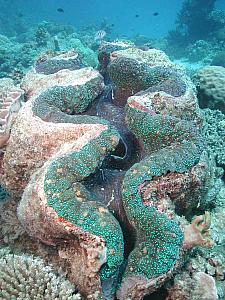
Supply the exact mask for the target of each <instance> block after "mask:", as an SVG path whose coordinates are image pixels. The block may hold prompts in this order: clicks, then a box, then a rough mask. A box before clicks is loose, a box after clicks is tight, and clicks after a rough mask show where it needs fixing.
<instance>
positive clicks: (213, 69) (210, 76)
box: [195, 66, 225, 113]
mask: <svg viewBox="0 0 225 300" xmlns="http://www.w3.org/2000/svg"><path fill="white" fill-rule="evenodd" d="M195 80H196V85H197V89H198V98H199V105H200V107H202V108H207V107H208V108H211V109H219V110H221V111H222V112H223V113H224V112H225V100H224V99H225V88H224V87H225V68H223V67H218V66H208V67H204V68H202V69H200V70H199V71H198V72H197V73H196V75H195Z"/></svg>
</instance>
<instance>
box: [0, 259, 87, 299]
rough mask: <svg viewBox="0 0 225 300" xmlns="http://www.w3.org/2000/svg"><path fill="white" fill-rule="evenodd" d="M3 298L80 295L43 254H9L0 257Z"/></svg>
mask: <svg viewBox="0 0 225 300" xmlns="http://www.w3.org/2000/svg"><path fill="white" fill-rule="evenodd" d="M0 299H2V300H3V299H4V300H12V299H17V300H31V299H33V300H38V299H48V300H53V299H54V300H79V299H82V298H81V295H80V294H79V293H77V292H76V289H75V288H74V286H72V285H71V284H70V282H69V281H68V280H66V279H64V278H63V277H62V276H60V275H57V274H56V273H54V271H53V269H52V267H51V266H46V265H45V263H44V261H43V260H42V259H40V258H35V257H32V256H27V255H21V256H20V255H13V254H6V255H4V256H2V257H0Z"/></svg>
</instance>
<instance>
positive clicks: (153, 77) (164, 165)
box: [1, 43, 222, 300]
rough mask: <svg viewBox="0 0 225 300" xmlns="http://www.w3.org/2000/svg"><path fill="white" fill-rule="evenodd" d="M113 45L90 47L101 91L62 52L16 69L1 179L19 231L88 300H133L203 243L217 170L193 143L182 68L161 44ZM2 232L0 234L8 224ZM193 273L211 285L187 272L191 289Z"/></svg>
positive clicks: (194, 112)
mask: <svg viewBox="0 0 225 300" xmlns="http://www.w3.org/2000/svg"><path fill="white" fill-rule="evenodd" d="M114 46H115V45H109V44H107V46H105V48H104V47H103V48H102V49H101V50H100V51H101V54H100V55H99V57H100V60H101V59H102V61H101V62H100V63H101V64H102V65H100V69H101V68H102V70H103V74H104V76H105V78H106V80H107V81H106V82H108V81H109V80H111V82H110V84H111V85H108V87H107V88H105V87H104V82H103V77H102V76H101V75H100V73H99V72H98V71H95V70H94V69H92V68H90V67H89V68H80V67H82V65H81V66H80V65H78V66H77V67H78V68H79V69H76V70H69V69H70V66H69V67H68V64H67V61H64V57H65V58H66V57H71V56H70V53H68V56H67V54H66V53H64V54H63V56H62V55H61V54H60V55H59V56H58V55H56V56H55V55H50V56H46V57H44V58H43V60H42V59H40V60H39V61H38V62H37V64H36V66H35V68H33V69H32V70H31V71H30V72H29V73H28V74H27V75H26V76H25V78H24V80H23V83H22V85H21V86H22V88H23V89H24V90H25V98H26V100H27V102H26V103H25V104H24V106H23V107H22V108H21V109H20V110H19V112H18V114H17V118H16V121H15V123H14V124H13V128H12V130H11V135H10V138H9V142H8V144H7V146H6V151H5V153H4V157H3V164H2V172H3V174H2V177H1V184H2V185H3V186H4V187H5V188H7V190H8V191H9V192H10V193H11V194H12V197H14V199H15V198H16V199H18V198H20V196H21V200H20V202H19V204H18V207H17V216H18V219H19V221H20V222H21V224H22V226H23V229H24V230H25V231H26V232H27V233H28V234H29V235H30V237H31V238H33V239H34V240H35V241H38V242H39V243H40V244H44V245H46V247H49V248H48V249H54V253H55V254H54V256H55V258H54V259H55V260H57V258H58V263H61V262H62V261H63V265H65V269H66V275H67V277H68V279H69V280H70V281H71V282H72V283H74V284H75V286H76V287H77V288H78V290H79V291H80V292H81V293H82V294H84V296H85V297H86V298H87V299H107V300H108V299H115V297H117V299H120V300H125V299H134V300H135V299H142V298H143V297H144V296H145V295H146V294H150V293H152V292H154V291H156V290H157V289H158V288H159V287H161V286H162V285H164V284H165V282H166V281H168V280H169V279H170V278H171V277H172V276H174V274H175V272H177V271H178V270H179V269H180V268H181V267H182V266H183V263H184V261H186V258H187V257H188V255H189V254H190V250H191V249H192V248H194V247H205V248H210V247H212V245H213V241H212V239H211V236H210V231H209V229H210V224H211V218H210V213H209V212H208V211H206V210H209V209H211V208H212V207H214V206H215V201H216V194H217V192H218V191H219V189H220V188H221V179H220V177H221V175H222V172H221V170H220V169H218V168H217V167H216V166H215V162H214V158H212V157H210V156H208V153H207V152H206V151H204V139H203V135H202V132H201V125H202V121H203V120H202V116H201V114H200V110H199V107H198V103H197V97H196V89H195V86H194V85H193V83H192V82H191V80H190V78H188V76H187V75H186V74H185V72H184V71H183V70H182V69H181V68H179V67H178V66H177V65H175V64H173V63H172V62H171V61H170V60H169V58H168V57H167V56H166V55H165V54H164V53H163V52H162V51H157V50H155V49H150V50H147V51H145V50H141V49H137V48H135V47H134V46H128V45H126V46H124V47H122V48H123V50H121V47H119V46H118V43H117V46H118V48H117V46H115V47H114ZM124 48H125V49H124ZM115 49H116V51H114V50H115ZM118 49H119V50H118ZM113 51H114V52H113ZM73 53H74V52H73ZM72 57H73V56H72ZM78 57H79V53H78ZM58 58H59V61H60V63H59V64H58V61H57V60H58ZM81 60H82V59H81ZM49 61H50V63H49ZM55 61H57V63H56V64H55ZM45 62H46V63H45ZM82 62H83V61H82ZM42 63H45V64H44V65H41V64H42ZM64 63H65V64H64ZM61 64H62V67H63V69H61ZM69 65H70V63H69ZM64 67H68V68H67V69H65V68H64ZM38 68H39V69H38ZM111 86H112V88H111ZM104 88H105V90H104ZM103 90H104V92H103ZM102 92H103V93H102ZM131 95H132V96H131ZM128 96H131V97H128ZM121 99H122V101H121ZM124 105H125V107H124ZM96 115H97V116H96ZM99 116H101V117H103V118H105V119H102V118H100V117H99ZM129 138H130V141H128V140H129ZM133 150H134V153H132V156H133V158H132V159H129V155H130V154H129V151H130V152H132V151H133ZM14 203H16V202H14ZM9 206H10V205H9ZM14 208H15V206H14ZM4 211H6V210H4ZM11 211H13V208H12V209H11ZM205 211H206V212H205ZM2 227H3V226H2ZM12 229H13V228H12ZM2 238H3V239H5V238H6V242H7V243H9V242H10V241H9V240H7V231H5V234H3V236H2ZM15 239H17V237H15ZM24 247H25V246H24ZM25 249H26V248H25ZM46 251H47V248H46ZM52 251H53V250H52ZM39 255H40V254H39ZM41 255H42V254H41ZM43 257H45V255H43ZM200 278H203V279H204V280H208V282H209V283H210V284H211V283H212V281H210V280H211V278H210V277H209V278H208V277H207V278H206V277H204V274H203V275H202V274H198V275H197V274H195V279H194V280H195V281H196V282H197V285H196V291H197V290H199V289H200ZM212 286H213V285H212ZM214 290H215V289H214ZM171 291H172V290H171ZM202 292H203V291H202ZM171 294H172V292H171ZM115 295H116V296H115ZM196 295H197V292H196ZM171 297H172V296H171ZM171 299H172V298H171Z"/></svg>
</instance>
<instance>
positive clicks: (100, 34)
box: [95, 30, 106, 41]
mask: <svg viewBox="0 0 225 300" xmlns="http://www.w3.org/2000/svg"><path fill="white" fill-rule="evenodd" d="M105 36H106V32H105V30H98V31H97V32H96V33H95V41H98V40H102V39H104V37H105Z"/></svg>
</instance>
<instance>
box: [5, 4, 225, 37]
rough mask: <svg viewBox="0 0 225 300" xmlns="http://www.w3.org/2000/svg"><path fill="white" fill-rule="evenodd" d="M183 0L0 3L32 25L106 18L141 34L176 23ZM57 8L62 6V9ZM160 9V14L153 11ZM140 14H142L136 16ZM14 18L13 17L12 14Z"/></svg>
mask: <svg viewBox="0 0 225 300" xmlns="http://www.w3.org/2000/svg"><path fill="white" fill-rule="evenodd" d="M182 2H183V1H181V0H114V1H112V0H105V1H104V0H0V7H1V8H2V12H4V14H5V15H7V14H8V17H9V18H10V17H11V16H12V15H13V14H16V13H21V14H23V20H24V22H25V23H28V24H30V25H32V24H35V23H38V22H41V21H43V20H45V21H53V22H57V23H60V24H70V25H73V26H75V28H79V27H81V26H87V25H91V24H96V23H97V24H100V23H101V21H102V20H103V19H104V18H106V19H107V22H108V23H109V24H114V26H113V31H114V33H115V34H118V35H119V36H121V35H122V36H123V35H124V36H127V37H129V36H134V35H136V34H142V35H145V36H147V37H153V38H157V37H161V36H164V35H166V33H167V32H168V30H171V29H173V28H174V27H175V24H174V23H175V19H176V15H177V13H178V11H179V10H180V8H181V5H182ZM217 7H218V8H223V9H225V0H218V1H217ZM57 8H63V10H64V12H63V13H60V12H58V11H57ZM155 12H158V13H159V15H157V16H154V15H153V14H154V13H155ZM135 15H138V16H139V17H136V16H135ZM12 22H13V18H12Z"/></svg>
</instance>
